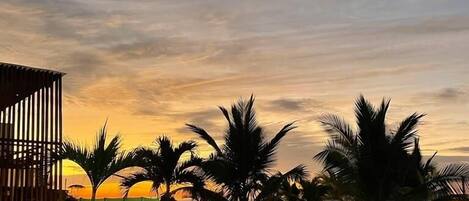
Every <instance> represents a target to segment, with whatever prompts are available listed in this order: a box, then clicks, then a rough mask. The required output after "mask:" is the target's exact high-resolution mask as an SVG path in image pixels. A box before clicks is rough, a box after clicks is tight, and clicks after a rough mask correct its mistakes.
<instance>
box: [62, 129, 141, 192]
mask: <svg viewBox="0 0 469 201" xmlns="http://www.w3.org/2000/svg"><path fill="white" fill-rule="evenodd" d="M106 136H107V124H105V125H104V126H103V127H102V128H101V129H100V130H99V132H98V134H97V136H96V142H95V143H96V144H95V145H94V146H93V147H92V148H89V147H86V146H81V145H79V144H75V143H72V142H70V141H66V142H65V143H64V144H63V146H62V151H61V153H60V157H61V158H62V159H69V160H71V161H73V162H75V163H76V164H78V165H79V166H80V167H81V168H82V169H83V170H84V171H85V172H86V175H87V176H88V178H89V180H90V182H91V190H92V192H91V199H92V200H96V192H97V191H98V188H99V186H100V185H101V184H102V183H103V182H104V181H106V179H108V178H109V177H110V176H112V175H113V174H115V173H117V172H118V171H120V170H123V169H125V168H128V167H131V166H133V164H134V163H133V161H134V160H133V159H134V158H133V154H132V153H125V152H123V151H121V138H120V136H118V135H117V136H115V137H113V138H112V139H111V141H110V142H109V143H108V144H106Z"/></svg>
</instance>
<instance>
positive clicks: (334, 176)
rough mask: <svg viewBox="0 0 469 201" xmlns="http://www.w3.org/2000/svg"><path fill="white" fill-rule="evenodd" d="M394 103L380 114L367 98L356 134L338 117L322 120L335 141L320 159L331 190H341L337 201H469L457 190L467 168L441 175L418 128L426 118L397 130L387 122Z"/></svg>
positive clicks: (411, 119)
mask: <svg viewBox="0 0 469 201" xmlns="http://www.w3.org/2000/svg"><path fill="white" fill-rule="evenodd" d="M389 103H390V101H389V100H383V101H382V102H381V105H380V106H379V107H378V108H375V107H374V106H372V105H371V104H370V103H369V102H368V101H367V100H366V99H365V98H364V97H363V96H360V97H359V98H358V99H357V101H356V104H355V106H356V108H355V116H356V119H357V126H358V129H357V131H354V130H353V129H352V127H351V125H349V124H348V123H347V122H345V121H344V120H343V119H342V118H340V117H338V116H335V115H325V116H324V117H323V118H322V119H321V123H322V125H323V126H324V128H325V130H326V132H327V133H328V134H329V135H330V140H329V141H328V143H327V144H326V146H325V148H324V150H323V151H321V152H320V153H318V154H317V155H316V156H315V159H317V160H319V161H321V162H322V163H323V164H324V171H325V172H327V173H329V174H330V176H331V179H330V181H331V182H330V184H331V186H335V187H336V188H337V187H339V188H340V189H334V190H333V191H335V192H341V194H339V195H337V194H336V195H335V197H333V199H338V200H343V199H345V198H347V199H346V200H363V201H367V200H369V201H385V200H455V199H462V200H467V196H464V195H462V192H461V190H460V189H461V188H459V187H457V184H458V182H460V181H461V179H462V178H463V177H468V176H469V165H468V164H450V165H448V166H445V167H443V168H442V169H440V170H436V168H435V165H434V164H433V163H432V159H433V157H431V158H430V159H429V160H427V161H423V159H422V155H421V153H420V147H419V143H418V137H417V126H418V125H419V122H420V120H421V118H422V117H424V115H422V114H417V113H414V114H412V115H410V116H408V117H407V118H406V119H404V120H403V121H402V122H401V123H400V124H399V126H398V128H397V129H396V130H390V129H389V128H388V126H387V124H386V122H385V120H386V113H387V111H388V108H389Z"/></svg>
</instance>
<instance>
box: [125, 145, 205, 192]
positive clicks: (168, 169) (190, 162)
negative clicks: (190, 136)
mask: <svg viewBox="0 0 469 201" xmlns="http://www.w3.org/2000/svg"><path fill="white" fill-rule="evenodd" d="M155 144H156V145H157V147H156V149H151V148H138V149H137V150H136V151H135V155H136V158H138V160H139V162H138V166H139V167H141V168H142V170H141V171H138V172H135V173H133V174H132V175H130V176H129V177H127V178H124V179H123V180H122V182H121V186H122V187H123V188H124V189H125V194H126V195H127V194H128V192H129V190H130V188H131V187H132V186H134V185H135V184H137V183H140V182H144V181H151V182H153V185H152V190H154V191H156V192H158V190H159V188H160V187H161V186H164V187H165V192H164V193H163V195H162V197H161V200H162V201H169V200H174V198H173V195H174V193H176V192H178V191H185V192H189V193H192V194H193V196H195V197H196V195H197V193H198V192H201V191H203V190H204V189H205V187H204V185H205V182H204V178H203V177H202V176H200V175H199V174H198V172H197V166H199V165H200V163H201V162H202V159H200V158H199V157H197V156H196V155H195V154H194V152H195V149H196V147H197V144H196V143H195V142H193V141H185V142H182V143H180V144H179V145H178V146H176V147H175V146H173V144H172V142H171V140H170V139H169V138H168V137H165V136H163V137H159V138H157V139H156V142H155ZM184 154H190V158H189V159H187V160H182V159H183V157H184V156H183V155H184ZM175 185H178V187H177V188H176V189H171V187H172V186H175Z"/></svg>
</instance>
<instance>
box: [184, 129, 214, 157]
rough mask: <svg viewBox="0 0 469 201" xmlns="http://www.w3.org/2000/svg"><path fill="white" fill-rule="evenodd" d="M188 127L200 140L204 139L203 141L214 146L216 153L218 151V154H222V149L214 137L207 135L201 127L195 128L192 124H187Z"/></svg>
mask: <svg viewBox="0 0 469 201" xmlns="http://www.w3.org/2000/svg"><path fill="white" fill-rule="evenodd" d="M186 126H187V127H189V129H190V130H191V131H192V132H194V133H196V134H198V135H199V137H200V138H202V139H203V140H205V141H206V142H207V144H209V145H210V146H212V147H213V148H214V149H215V151H217V153H221V149H220V148H219V147H218V145H217V143H216V142H215V140H214V139H213V138H212V136H210V135H209V134H208V133H207V131H205V130H204V129H202V128H200V127H197V126H194V125H192V124H186Z"/></svg>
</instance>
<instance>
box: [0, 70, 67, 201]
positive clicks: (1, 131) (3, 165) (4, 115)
mask: <svg viewBox="0 0 469 201" xmlns="http://www.w3.org/2000/svg"><path fill="white" fill-rule="evenodd" d="M63 75H64V74H63V73H60V72H56V71H51V70H43V69H38V68H31V67H26V66H22V65H16V64H8V63H0V201H23V200H25V201H26V200H27V201H53V200H61V199H62V198H63V197H64V193H63V191H62V164H61V163H62V162H61V161H60V160H58V159H57V157H55V153H58V151H59V149H60V146H61V144H62V77H63Z"/></svg>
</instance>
